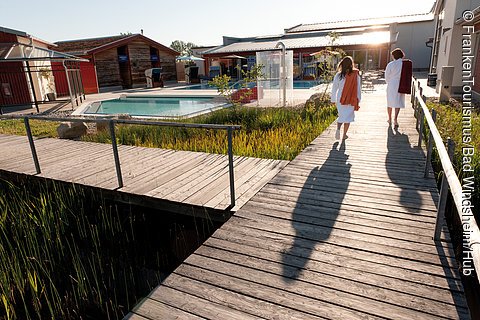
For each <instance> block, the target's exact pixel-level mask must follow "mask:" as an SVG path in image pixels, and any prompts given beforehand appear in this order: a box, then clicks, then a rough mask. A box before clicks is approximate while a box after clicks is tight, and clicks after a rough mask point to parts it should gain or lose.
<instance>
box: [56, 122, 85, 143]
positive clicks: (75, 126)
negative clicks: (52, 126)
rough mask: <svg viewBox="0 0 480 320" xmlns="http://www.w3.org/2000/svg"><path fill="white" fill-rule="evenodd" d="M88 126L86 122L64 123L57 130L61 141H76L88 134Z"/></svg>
mask: <svg viewBox="0 0 480 320" xmlns="http://www.w3.org/2000/svg"><path fill="white" fill-rule="evenodd" d="M87 129H88V127H87V125H86V124H85V123H84V122H62V123H60V125H59V126H58V128H57V133H58V137H59V138H60V139H76V138H80V137H81V136H83V135H85V134H86V133H87Z"/></svg>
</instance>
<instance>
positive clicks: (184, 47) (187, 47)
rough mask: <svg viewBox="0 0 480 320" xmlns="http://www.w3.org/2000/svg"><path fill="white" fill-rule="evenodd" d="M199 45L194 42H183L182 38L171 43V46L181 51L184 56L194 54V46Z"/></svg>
mask: <svg viewBox="0 0 480 320" xmlns="http://www.w3.org/2000/svg"><path fill="white" fill-rule="evenodd" d="M196 46H197V45H196V44H194V43H192V42H183V41H182V40H175V41H173V42H172V44H170V48H172V49H173V50H175V51H178V52H180V54H181V55H182V56H190V55H191V54H192V48H193V47H196Z"/></svg>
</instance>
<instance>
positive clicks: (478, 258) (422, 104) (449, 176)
mask: <svg viewBox="0 0 480 320" xmlns="http://www.w3.org/2000/svg"><path fill="white" fill-rule="evenodd" d="M411 99H412V100H411V102H412V107H413V108H414V109H415V112H416V116H417V129H418V132H419V137H418V146H419V147H420V146H421V143H422V140H423V129H424V123H425V122H426V124H427V126H428V128H429V131H430V133H429V137H428V142H427V161H426V163H425V177H427V176H428V173H429V165H430V160H431V158H432V152H433V145H434V144H435V147H436V148H437V152H438V157H439V159H440V162H441V165H442V168H443V176H442V182H441V189H440V198H439V202H438V208H437V219H436V223H435V233H434V236H433V238H434V239H435V240H440V234H441V229H442V223H443V220H444V217H445V205H446V201H447V195H448V190H449V189H450V192H451V193H452V197H453V200H454V203H455V208H456V210H457V213H458V215H459V217H460V221H461V222H462V224H463V225H462V226H463V230H469V231H470V237H469V239H468V246H469V249H470V250H471V251H470V253H471V254H470V256H471V257H472V259H471V260H473V263H474V267H475V271H476V273H477V280H478V281H479V282H480V230H479V228H478V225H477V222H476V221H475V217H474V216H473V213H472V215H471V216H470V218H469V219H468V221H465V219H464V218H463V216H462V212H463V211H462V210H463V204H462V185H461V184H460V181H459V179H458V177H457V174H456V172H455V169H454V168H453V165H452V160H453V153H454V147H455V144H454V142H453V141H452V140H451V139H450V138H448V139H447V145H448V151H447V149H446V148H445V145H444V142H443V140H442V137H441V136H440V133H439V132H438V129H437V127H436V125H435V120H436V112H435V110H432V115H430V112H429V110H428V107H427V105H426V97H425V96H424V95H423V89H422V87H421V86H420V82H419V81H417V80H416V79H414V80H413V81H412V95H411ZM467 228H468V229H467Z"/></svg>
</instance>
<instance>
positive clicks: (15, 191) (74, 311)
mask: <svg viewBox="0 0 480 320" xmlns="http://www.w3.org/2000/svg"><path fill="white" fill-rule="evenodd" d="M218 226H219V223H215V222H213V221H211V220H208V219H199V218H195V217H187V216H181V215H180V216H179V215H173V214H169V213H167V212H162V211H159V210H154V209H149V208H144V207H138V206H133V205H125V204H123V205H122V204H116V203H114V202H110V201H107V200H105V199H104V198H103V196H102V194H101V193H100V192H98V191H95V190H93V189H89V188H82V187H79V186H75V185H67V184H53V183H49V184H46V183H45V182H38V181H37V182H36V180H33V179H29V180H28V181H27V182H24V183H17V184H16V185H14V184H12V183H10V182H7V181H5V180H1V179H0V319H2V320H3V319H8V320H10V319H19V320H24V319H67V320H69V319H120V318H122V317H123V316H124V315H125V314H126V313H127V312H128V311H129V310H131V309H132V308H133V306H134V305H135V304H136V303H137V300H138V299H140V298H141V297H143V296H145V295H146V294H148V292H150V290H152V288H154V287H156V286H157V285H158V284H159V283H160V282H161V281H162V279H164V278H165V276H166V275H168V274H169V273H170V272H172V271H173V269H174V268H175V267H176V266H178V265H179V264H180V263H181V262H182V261H183V260H184V259H185V258H186V257H187V256H188V255H189V254H191V253H192V252H193V251H194V250H195V249H196V248H198V246H199V245H200V244H201V243H202V242H203V241H204V240H205V239H207V238H208V237H209V236H210V235H211V234H212V233H213V231H215V230H216V228H218Z"/></svg>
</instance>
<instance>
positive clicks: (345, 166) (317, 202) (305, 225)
mask: <svg viewBox="0 0 480 320" xmlns="http://www.w3.org/2000/svg"><path fill="white" fill-rule="evenodd" d="M347 161H348V155H347V154H345V141H342V143H341V144H340V145H339V143H338V142H335V143H334V144H333V146H332V149H331V150H330V153H329V156H328V158H327V159H326V160H325V162H324V163H323V165H321V167H316V168H314V169H313V170H311V171H310V174H309V176H308V178H307V180H306V181H305V183H304V185H303V187H302V190H301V192H300V195H299V196H298V200H297V204H296V206H295V208H294V211H293V214H292V227H293V228H294V230H295V239H294V242H293V244H292V246H291V247H290V248H289V249H288V250H287V251H285V252H283V253H282V262H283V279H284V281H285V282H292V281H295V280H296V279H297V278H298V277H299V275H300V273H301V272H302V270H303V269H304V268H305V266H306V264H307V263H308V261H309V259H310V256H311V254H312V251H313V250H314V248H315V246H316V245H317V244H318V243H319V242H322V241H325V240H327V239H328V238H329V237H330V234H331V232H332V228H333V226H334V224H335V221H336V219H337V217H338V214H339V211H340V207H341V205H342V202H343V199H344V197H345V193H346V191H347V188H348V184H349V182H350V167H351V165H350V164H349V163H347Z"/></svg>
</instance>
